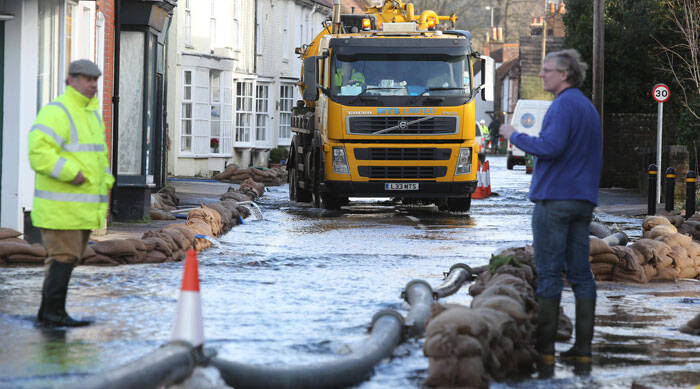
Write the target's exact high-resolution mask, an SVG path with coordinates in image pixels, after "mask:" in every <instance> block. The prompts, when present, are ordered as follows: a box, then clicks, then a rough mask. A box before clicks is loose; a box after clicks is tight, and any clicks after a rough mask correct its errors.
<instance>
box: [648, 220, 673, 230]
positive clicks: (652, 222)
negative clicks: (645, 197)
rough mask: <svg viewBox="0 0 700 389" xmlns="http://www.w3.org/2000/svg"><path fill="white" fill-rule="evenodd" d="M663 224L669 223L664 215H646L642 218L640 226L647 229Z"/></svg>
mask: <svg viewBox="0 0 700 389" xmlns="http://www.w3.org/2000/svg"><path fill="white" fill-rule="evenodd" d="M664 224H665V225H669V224H671V222H670V221H669V220H668V219H667V218H665V217H664V216H647V217H645V218H644V221H642V228H643V229H644V230H645V231H649V230H651V229H652V228H654V227H656V226H659V225H664Z"/></svg>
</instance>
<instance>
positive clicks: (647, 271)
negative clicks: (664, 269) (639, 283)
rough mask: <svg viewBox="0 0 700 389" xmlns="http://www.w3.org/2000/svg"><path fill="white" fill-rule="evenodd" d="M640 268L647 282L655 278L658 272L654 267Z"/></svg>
mask: <svg viewBox="0 0 700 389" xmlns="http://www.w3.org/2000/svg"><path fill="white" fill-rule="evenodd" d="M642 268H643V269H644V274H645V275H646V277H647V280H653V279H654V277H656V275H657V274H659V271H658V270H657V269H656V266H654V265H650V264H647V265H644V266H642Z"/></svg>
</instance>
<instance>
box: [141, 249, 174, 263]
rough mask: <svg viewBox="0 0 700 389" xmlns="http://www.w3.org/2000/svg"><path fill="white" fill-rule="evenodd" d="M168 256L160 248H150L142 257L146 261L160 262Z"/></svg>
mask: <svg viewBox="0 0 700 389" xmlns="http://www.w3.org/2000/svg"><path fill="white" fill-rule="evenodd" d="M167 259H168V257H167V256H166V255H165V254H164V253H163V252H162V251H160V250H151V251H149V252H148V253H147V254H146V256H145V257H144V262H146V263H161V262H165V261H166V260H167Z"/></svg>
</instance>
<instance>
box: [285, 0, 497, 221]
mask: <svg viewBox="0 0 700 389" xmlns="http://www.w3.org/2000/svg"><path fill="white" fill-rule="evenodd" d="M441 21H449V22H452V25H453V26H454V22H455V21H456V17H455V16H454V14H453V15H451V16H440V15H438V14H437V13H435V12H433V11H423V12H422V13H420V14H418V13H416V11H415V9H414V7H413V5H412V4H410V3H407V4H404V3H403V2H402V1H400V0H387V1H386V2H385V3H384V4H383V5H382V6H377V7H370V8H368V9H366V10H365V11H364V13H361V14H352V15H341V14H340V0H334V6H333V15H332V19H331V20H330V21H329V22H327V23H326V24H325V25H324V30H323V31H322V32H321V33H319V35H318V36H317V37H316V38H315V39H314V40H313V42H311V43H310V44H309V45H305V46H302V47H300V48H298V49H297V50H296V52H297V54H299V55H300V56H301V57H302V59H303V68H302V80H301V81H300V83H299V87H300V90H301V92H302V95H303V99H304V101H303V104H301V103H302V102H301V101H299V102H298V103H297V107H296V108H295V109H294V115H293V117H292V131H293V132H294V136H293V139H292V143H291V148H290V155H289V158H288V161H287V169H288V172H289V196H290V199H291V200H292V201H299V202H309V201H311V202H313V204H314V206H316V207H322V208H326V209H338V208H340V207H341V206H343V205H345V204H347V202H348V197H392V198H395V199H397V200H400V201H402V202H404V203H407V202H420V203H427V202H432V203H435V204H436V205H437V206H438V207H439V208H440V209H445V210H450V211H462V212H463V211H468V210H469V208H470V205H471V194H472V192H474V190H475V188H476V185H477V175H476V174H477V168H478V159H477V158H478V157H477V156H478V152H479V146H478V144H477V142H476V141H475V101H474V99H475V98H476V97H477V96H478V94H479V92H480V91H481V93H482V98H484V99H488V97H487V96H488V95H492V85H487V84H488V82H486V80H482V82H481V85H480V86H478V87H477V86H476V85H475V80H474V77H473V72H474V67H475V66H476V67H480V68H481V69H486V68H487V66H488V64H487V63H490V64H492V62H488V61H487V58H486V57H481V56H479V54H478V53H476V52H474V51H473V50H472V47H471V38H470V34H469V32H467V31H460V30H449V31H441V30H440V29H438V28H437V27H438V26H439V25H440V22H441ZM486 73H487V72H486V71H481V74H482V75H484V74H486ZM487 92H489V93H487Z"/></svg>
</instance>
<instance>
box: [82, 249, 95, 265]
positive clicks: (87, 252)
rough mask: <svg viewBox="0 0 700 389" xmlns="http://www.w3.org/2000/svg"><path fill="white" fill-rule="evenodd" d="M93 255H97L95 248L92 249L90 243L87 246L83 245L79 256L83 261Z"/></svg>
mask: <svg viewBox="0 0 700 389" xmlns="http://www.w3.org/2000/svg"><path fill="white" fill-rule="evenodd" d="M95 255H97V253H96V252H95V250H93V249H92V247H90V245H88V246H87V247H85V250H84V251H83V255H82V256H81V257H80V259H81V260H82V261H83V262H84V261H85V260H86V259H88V258H92V257H94V256H95Z"/></svg>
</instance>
